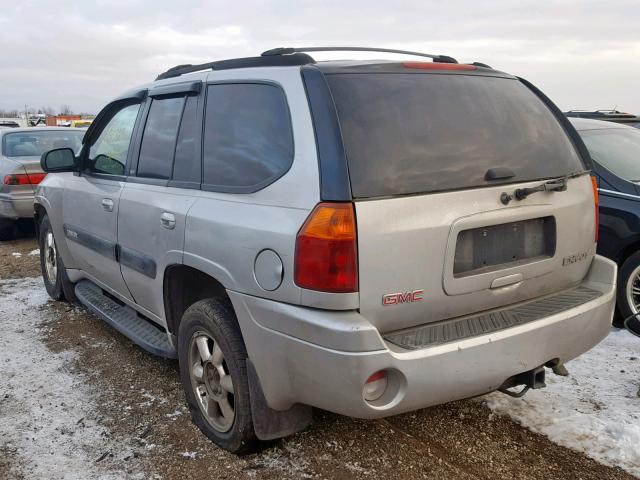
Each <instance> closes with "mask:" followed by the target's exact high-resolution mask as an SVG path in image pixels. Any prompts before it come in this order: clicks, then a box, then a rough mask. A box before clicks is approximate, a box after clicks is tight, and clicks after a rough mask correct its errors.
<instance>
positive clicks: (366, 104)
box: [327, 73, 585, 198]
mask: <svg viewBox="0 0 640 480" xmlns="http://www.w3.org/2000/svg"><path fill="white" fill-rule="evenodd" d="M327 81H328V83H329V87H330V89H331V93H332V95H333V98H334V101H335V104H336V109H337V112H338V117H339V121H340V128H341V130H342V136H343V141H344V146H345V150H346V154H347V162H348V165H349V176H350V180H351V189H352V193H353V196H354V197H360V198H362V197H379V196H390V195H407V194H413V193H423V192H435V191H443V190H454V189H462V188H472V187H482V186H487V185H495V184H497V183H500V182H502V183H504V182H520V181H526V180H536V179H543V178H551V177H559V176H563V175H567V174H569V173H577V172H581V171H583V170H585V167H584V165H583V164H582V162H581V159H580V157H579V156H578V154H577V152H576V150H575V149H574V147H573V144H572V143H571V141H570V140H569V138H568V137H567V135H566V133H565V132H564V130H563V129H562V127H561V126H560V124H559V123H558V121H557V120H556V118H555V117H554V116H553V114H552V112H551V111H550V110H549V109H548V108H547V107H546V106H545V105H544V104H543V103H542V101H541V100H539V99H538V98H537V97H536V96H535V94H534V93H532V92H531V91H530V90H529V89H528V88H527V87H526V86H524V85H523V84H522V83H520V82H519V81H518V80H516V79H511V78H499V77H484V76H479V75H476V76H472V75H448V74H415V73H406V74H405V73H386V74H383V73H377V74H331V75H327ZM496 167H507V168H509V169H511V170H512V171H513V173H514V177H512V178H509V179H505V180H501V181H497V182H496V181H493V182H490V181H487V180H485V175H486V173H487V170H489V169H490V168H496Z"/></svg>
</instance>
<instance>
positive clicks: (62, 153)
mask: <svg viewBox="0 0 640 480" xmlns="http://www.w3.org/2000/svg"><path fill="white" fill-rule="evenodd" d="M40 166H41V167H42V170H44V171H45V172H46V173H55V172H75V171H76V170H77V166H78V159H77V158H76V155H75V153H73V150H71V149H70V148H56V149H54V150H49V151H48V152H44V153H43V154H42V157H40Z"/></svg>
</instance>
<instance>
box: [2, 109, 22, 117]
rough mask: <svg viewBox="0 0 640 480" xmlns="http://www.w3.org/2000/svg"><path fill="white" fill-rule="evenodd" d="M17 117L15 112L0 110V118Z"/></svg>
mask: <svg viewBox="0 0 640 480" xmlns="http://www.w3.org/2000/svg"><path fill="white" fill-rule="evenodd" d="M17 116H18V111H17V110H0V117H4V118H16V117H17Z"/></svg>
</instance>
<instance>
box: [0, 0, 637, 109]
mask: <svg viewBox="0 0 640 480" xmlns="http://www.w3.org/2000/svg"><path fill="white" fill-rule="evenodd" d="M639 7H640V2H639V1H638V0H544V1H541V0H534V1H532V0H510V1H508V0H486V1H482V0H449V1H446V2H444V1H430V0H416V1H413V0H411V1H404V2H403V1H396V2H392V1H389V0H386V1H378V0H366V1H364V0H362V1H361V0H357V1H347V0H343V1H325V2H320V1H315V2H312V1H307V0H298V1H295V2H286V1H281V0H274V1H270V2H269V1H242V0H237V1H234V2H219V1H208V0H180V1H179V2H176V1H167V0H153V1H152V0H126V1H125V0H109V1H107V0H92V1H86V0H85V1H67V0H0V45H3V47H2V53H1V54H0V65H1V68H0V109H18V110H24V108H25V104H26V105H28V108H29V109H30V110H32V109H34V108H35V109H38V108H40V107H45V106H49V107H51V108H53V110H56V111H58V110H59V109H60V107H61V106H62V105H69V106H70V107H71V109H72V110H74V111H76V112H88V113H91V112H92V113H97V112H98V111H99V110H100V108H101V107H102V106H103V105H104V104H105V103H107V102H108V101H109V100H110V99H112V98H113V97H115V96H117V95H118V94H120V93H121V92H122V91H124V90H127V89H129V88H131V87H135V86H136V85H138V84H142V83H147V82H149V81H151V80H153V79H154V78H155V76H156V75H157V74H158V73H160V72H162V71H164V70H166V69H167V68H169V67H171V66H174V65H177V64H183V63H203V62H208V61H213V60H221V59H225V58H234V57H241V56H252V55H256V54H259V53H260V52H262V51H264V50H267V49H269V48H273V47H279V46H326V45H340V46H345V45H346V46H369V47H372V46H377V47H386V48H398V49H407V50H417V51H422V52H428V53H435V54H446V55H451V56H453V57H455V58H457V59H458V60H459V61H461V62H472V61H481V62H484V63H488V64H489V65H491V66H492V67H494V68H496V69H499V70H503V71H506V72H509V73H512V74H515V75H519V76H522V77H525V78H527V79H528V80H530V81H532V82H533V83H534V84H536V85H537V86H538V87H539V88H540V89H542V90H543V91H544V92H545V93H546V94H547V95H548V96H549V97H551V98H552V99H553V100H554V101H555V102H556V103H557V104H558V106H559V107H560V108H561V109H563V110H568V109H599V108H614V107H617V108H618V109H620V110H623V111H630V112H633V113H637V114H640V86H639V83H638V79H639V78H640V8H639ZM316 58H317V59H329V58H346V56H345V54H344V53H338V54H335V53H334V54H331V55H328V54H322V55H317V56H316ZM350 58H383V57H382V56H381V55H380V54H376V55H374V56H373V57H371V56H369V57H366V56H362V55H358V56H356V55H350ZM386 58H397V57H386Z"/></svg>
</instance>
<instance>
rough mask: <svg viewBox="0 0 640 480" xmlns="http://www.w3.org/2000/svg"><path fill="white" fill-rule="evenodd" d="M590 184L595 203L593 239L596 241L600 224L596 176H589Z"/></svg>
mask: <svg viewBox="0 0 640 480" xmlns="http://www.w3.org/2000/svg"><path fill="white" fill-rule="evenodd" d="M591 186H592V187H593V203H594V204H595V222H596V235H595V237H596V238H595V241H596V242H597V241H598V228H599V226H600V212H599V210H600V196H599V194H598V180H597V179H596V177H594V176H592V177H591Z"/></svg>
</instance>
